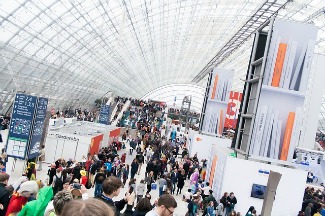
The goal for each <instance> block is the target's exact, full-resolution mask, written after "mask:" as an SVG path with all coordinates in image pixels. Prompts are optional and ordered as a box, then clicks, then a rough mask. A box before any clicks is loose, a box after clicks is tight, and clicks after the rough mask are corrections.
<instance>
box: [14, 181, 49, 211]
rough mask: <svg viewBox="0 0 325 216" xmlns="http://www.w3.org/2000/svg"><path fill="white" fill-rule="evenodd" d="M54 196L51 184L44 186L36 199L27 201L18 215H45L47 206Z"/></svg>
mask: <svg viewBox="0 0 325 216" xmlns="http://www.w3.org/2000/svg"><path fill="white" fill-rule="evenodd" d="M52 198H53V189H52V187H51V186H47V187H43V188H42V189H41V190H40V191H39V193H38V197H37V199H36V200H33V201H30V202H28V203H26V205H25V206H24V207H23V209H22V210H21V211H20V212H19V214H18V216H43V215H44V212H45V209H46V206H47V205H48V203H49V202H50V201H51V199H52Z"/></svg>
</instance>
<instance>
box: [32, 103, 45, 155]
mask: <svg viewBox="0 0 325 216" xmlns="http://www.w3.org/2000/svg"><path fill="white" fill-rule="evenodd" d="M47 104H48V99H47V98H42V97H40V98H38V101H37V108H36V113H35V119H34V124H33V134H32V138H31V141H30V145H29V154H28V159H31V158H35V157H37V156H38V154H39V151H40V144H41V140H42V134H43V129H44V121H45V117H46V109H47Z"/></svg>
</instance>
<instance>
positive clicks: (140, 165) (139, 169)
mask: <svg viewBox="0 0 325 216" xmlns="http://www.w3.org/2000/svg"><path fill="white" fill-rule="evenodd" d="M141 167H142V163H139V168H138V175H140V171H141Z"/></svg>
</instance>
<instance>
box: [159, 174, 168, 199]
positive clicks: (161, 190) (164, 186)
mask: <svg viewBox="0 0 325 216" xmlns="http://www.w3.org/2000/svg"><path fill="white" fill-rule="evenodd" d="M166 189H167V180H166V176H165V175H162V177H161V178H160V179H159V197H160V196H162V195H163V194H164V192H165V191H166Z"/></svg>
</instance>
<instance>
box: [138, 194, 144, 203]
mask: <svg viewBox="0 0 325 216" xmlns="http://www.w3.org/2000/svg"><path fill="white" fill-rule="evenodd" d="M142 197H143V195H137V203H138V202H139V201H140V199H142Z"/></svg>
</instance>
